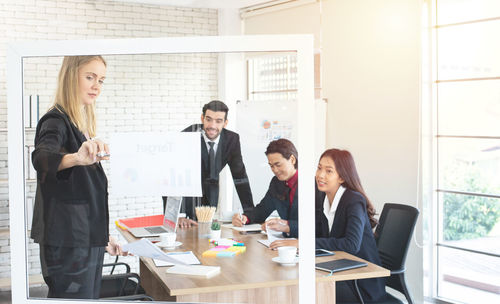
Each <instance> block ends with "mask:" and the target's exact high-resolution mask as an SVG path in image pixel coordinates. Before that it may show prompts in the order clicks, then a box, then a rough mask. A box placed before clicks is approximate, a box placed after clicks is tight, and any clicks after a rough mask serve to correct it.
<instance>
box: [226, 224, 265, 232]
mask: <svg viewBox="0 0 500 304" xmlns="http://www.w3.org/2000/svg"><path fill="white" fill-rule="evenodd" d="M222 227H224V228H231V229H233V230H236V231H240V232H249V231H261V225H260V224H249V225H243V226H242V227H236V226H233V224H223V225H222Z"/></svg>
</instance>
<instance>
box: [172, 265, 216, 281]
mask: <svg viewBox="0 0 500 304" xmlns="http://www.w3.org/2000/svg"><path fill="white" fill-rule="evenodd" d="M167 273H171V274H182V275H188V276H202V277H206V278H210V277H213V276H214V275H216V274H218V273H220V266H204V265H175V266H173V267H170V268H169V269H167Z"/></svg>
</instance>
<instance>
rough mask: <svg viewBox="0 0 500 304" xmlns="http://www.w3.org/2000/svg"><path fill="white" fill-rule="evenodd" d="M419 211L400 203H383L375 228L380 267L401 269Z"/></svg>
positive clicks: (393, 269) (394, 269) (392, 269)
mask: <svg viewBox="0 0 500 304" xmlns="http://www.w3.org/2000/svg"><path fill="white" fill-rule="evenodd" d="M418 214H419V211H418V209H417V208H414V207H412V206H408V205H401V204H385V205H384V208H383V209H382V214H381V215H380V219H379V224H378V226H377V229H376V230H375V241H376V242H377V248H378V252H379V255H380V259H381V262H382V267H384V268H387V269H389V270H391V271H397V270H403V269H404V265H405V261H406V254H407V252H408V247H409V246H410V241H411V237H412V235H413V230H414V229H415V224H416V222H417V218H418Z"/></svg>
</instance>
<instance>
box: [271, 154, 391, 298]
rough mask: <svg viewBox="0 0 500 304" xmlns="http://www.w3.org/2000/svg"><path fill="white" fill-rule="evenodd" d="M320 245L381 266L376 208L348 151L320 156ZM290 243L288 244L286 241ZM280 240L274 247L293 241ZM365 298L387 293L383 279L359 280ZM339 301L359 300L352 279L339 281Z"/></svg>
mask: <svg viewBox="0 0 500 304" xmlns="http://www.w3.org/2000/svg"><path fill="white" fill-rule="evenodd" d="M316 186H317V188H316V199H315V201H316V204H315V205H316V206H315V207H316V248H323V249H327V250H338V251H345V252H347V253H350V254H353V255H355V256H357V257H360V258H362V259H364V260H367V261H370V262H372V263H374V264H377V265H380V257H379V254H378V250H377V245H376V243H375V238H374V237H373V231H372V228H373V227H375V226H376V225H377V220H376V219H375V218H374V215H375V208H374V207H373V205H372V203H371V202H370V200H369V199H368V197H367V196H366V194H365V192H364V190H363V187H362V186H361V182H360V179H359V176H358V172H357V171H356V166H355V164H354V159H353V158H352V155H351V153H349V151H346V150H338V149H329V150H326V151H325V152H324V153H323V154H322V155H321V157H320V161H319V164H318V168H317V170H316ZM285 242H286V243H285ZM290 242H291V241H288V240H285V241H276V242H274V243H273V244H271V247H279V246H285V245H295V246H296V245H298V242H297V241H295V244H291V243H290ZM358 285H359V289H360V291H361V295H362V297H363V299H364V300H365V301H377V300H379V299H382V298H384V296H385V282H384V279H383V278H375V279H364V280H359V281H358ZM335 286H336V292H335V293H336V299H337V301H339V302H356V301H357V298H356V296H355V293H354V284H353V282H352V281H342V282H337V283H336V285H335Z"/></svg>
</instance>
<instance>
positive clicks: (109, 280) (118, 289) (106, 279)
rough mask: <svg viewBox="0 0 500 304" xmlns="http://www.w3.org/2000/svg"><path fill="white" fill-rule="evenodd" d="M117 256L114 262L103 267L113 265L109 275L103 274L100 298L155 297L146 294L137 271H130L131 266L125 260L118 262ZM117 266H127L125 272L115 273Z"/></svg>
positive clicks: (131, 298)
mask: <svg viewBox="0 0 500 304" xmlns="http://www.w3.org/2000/svg"><path fill="white" fill-rule="evenodd" d="M118 258H119V256H116V258H115V262H114V263H109V264H104V265H103V268H105V267H111V271H110V273H109V274H108V275H103V276H102V283H101V292H100V294H99V298H100V299H104V298H105V299H107V300H125V301H126V300H150V301H153V299H152V298H151V297H149V296H147V295H146V294H145V291H144V289H143V288H142V286H141V285H140V284H141V279H140V277H139V275H138V274H137V273H131V272H130V266H129V265H128V264H126V263H123V262H118ZM116 266H123V267H125V273H116V274H115V273H113V272H114V270H115V268H116Z"/></svg>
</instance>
